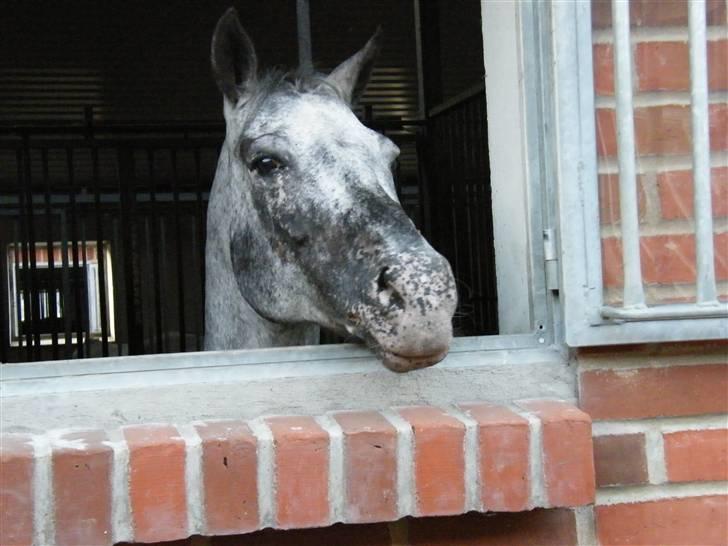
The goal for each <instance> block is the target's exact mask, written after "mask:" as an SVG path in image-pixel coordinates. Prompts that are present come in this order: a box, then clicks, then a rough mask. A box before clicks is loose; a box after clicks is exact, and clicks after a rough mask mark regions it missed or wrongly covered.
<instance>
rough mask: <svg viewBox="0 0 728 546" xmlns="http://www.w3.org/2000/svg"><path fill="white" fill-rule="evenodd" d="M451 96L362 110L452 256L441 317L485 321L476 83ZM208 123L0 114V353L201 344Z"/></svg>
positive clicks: (419, 219)
mask: <svg viewBox="0 0 728 546" xmlns="http://www.w3.org/2000/svg"><path fill="white" fill-rule="evenodd" d="M461 99H462V100H459V101H455V102H453V103H451V104H448V105H445V106H446V107H445V108H444V109H441V110H440V111H439V112H435V113H434V115H433V117H432V119H430V120H429V121H428V122H427V124H424V123H423V122H405V123H403V122H401V121H398V120H383V121H382V120H379V121H376V122H369V125H371V126H373V127H374V128H375V129H377V130H380V131H382V132H384V133H386V134H388V135H389V136H390V137H391V138H392V139H393V140H394V141H395V142H396V143H397V144H398V145H399V146H400V148H401V149H402V151H403V153H402V156H401V158H400V164H399V166H398V168H397V169H396V173H395V175H396V176H395V179H396V180H395V182H396V187H397V193H398V195H399V197H400V201H401V202H402V205H403V207H404V209H405V211H406V212H407V213H408V214H409V215H410V217H411V218H412V219H413V221H414V222H415V224H416V225H417V226H418V227H419V228H420V229H421V230H422V231H423V233H424V234H425V235H426V236H428V238H429V239H430V240H431V241H432V243H433V245H434V246H435V247H436V248H437V249H438V250H439V251H440V252H442V253H443V254H444V255H445V256H446V257H447V258H448V259H449V260H450V262H451V263H452V264H453V269H454V271H455V275H456V277H457V279H458V283H459V286H458V288H459V292H460V307H459V310H458V318H457V319H456V329H457V331H458V332H459V333H461V334H468V335H473V334H483V333H496V332H497V316H496V313H497V303H496V291H495V269H494V258H493V242H492V219H491V214H490V184H489V169H488V164H487V149H486V134H487V133H486V127H485V98H484V93H483V92H482V89H481V90H480V91H479V92H477V93H475V94H470V95H468V96H464V97H461ZM223 136H224V127H223V126H222V125H221V124H188V125H170V124H164V125H152V124H139V123H137V124H115V125H114V124H107V125H94V126H92V125H90V124H87V125H76V126H61V125H59V126H45V127H39V126H33V127H22V126H16V127H5V128H0V161H1V162H2V164H3V169H2V170H0V267H1V268H2V279H3V282H2V283H1V284H2V286H1V287H0V361H3V362H9V361H33V360H49V359H59V358H85V357H90V356H99V357H102V356H117V355H119V356H122V355H133V354H148V353H161V352H175V351H189V350H200V349H202V341H203V335H204V282H205V263H204V246H205V215H206V208H207V201H208V197H209V191H210V188H211V184H212V180H213V177H214V173H215V168H216V162H217V156H218V153H219V146H220V144H221V143H222V141H223ZM5 166H7V167H8V168H5ZM329 337H330V336H329ZM328 339H329V338H328V337H326V336H324V340H328Z"/></svg>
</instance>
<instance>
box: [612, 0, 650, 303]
mask: <svg viewBox="0 0 728 546" xmlns="http://www.w3.org/2000/svg"><path fill="white" fill-rule="evenodd" d="M612 20H613V21H614V80H615V98H616V103H617V142H618V146H619V151H618V158H619V207H620V215H621V226H622V261H623V264H624V302H623V306H624V307H625V308H634V307H643V306H644V304H645V294H644V289H643V286H642V264H641V262H640V232H639V212H638V208H637V178H636V166H635V151H636V150H635V137H634V119H633V113H632V104H633V103H632V47H631V44H630V36H629V2H628V1H627V0H613V2H612Z"/></svg>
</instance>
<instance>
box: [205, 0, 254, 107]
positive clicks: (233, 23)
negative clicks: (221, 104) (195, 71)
mask: <svg viewBox="0 0 728 546" xmlns="http://www.w3.org/2000/svg"><path fill="white" fill-rule="evenodd" d="M210 61H211V63H212V75H213V77H214V78H215V81H216V82H217V86H218V88H219V89H220V91H222V94H223V95H224V96H225V98H226V99H227V100H228V101H230V103H232V104H235V103H236V102H237V100H238V99H239V98H240V95H241V94H242V93H244V92H245V91H246V90H247V88H249V87H251V86H252V84H253V83H254V82H255V79H256V76H257V70H258V58H257V57H256V55H255V48H254V47H253V42H252V41H251V39H250V37H249V36H248V34H247V33H246V32H245V30H243V26H242V25H241V24H240V20H239V19H238V13H237V12H236V11H235V8H228V10H227V11H226V12H225V13H223V15H222V17H220V20H219V21H218V22H217V25H216V26H215V32H214V33H213V35H212V47H211V51H210Z"/></svg>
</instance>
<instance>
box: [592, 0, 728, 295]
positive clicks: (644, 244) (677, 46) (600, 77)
mask: <svg viewBox="0 0 728 546" xmlns="http://www.w3.org/2000/svg"><path fill="white" fill-rule="evenodd" d="M592 5H593V10H592V22H593V28H594V48H593V52H594V80H595V81H594V84H595V92H596V107H597V108H596V123H597V147H598V150H597V152H598V158H599V173H600V175H599V185H600V191H599V195H600V214H601V223H602V240H603V244H602V255H603V264H604V267H603V273H604V284H605V299H606V301H608V302H609V303H618V302H619V301H620V299H621V287H622V283H623V278H622V275H623V271H622V269H623V268H622V256H621V253H622V249H621V241H620V231H619V216H620V213H619V187H618V184H619V181H618V180H619V173H618V170H617V139H616V128H615V123H616V122H615V109H614V62H613V36H612V29H611V3H610V2H609V0H594V1H593V2H592ZM630 15H631V22H632V38H633V41H632V64H633V93H634V104H635V108H634V123H635V141H636V147H637V172H638V188H639V217H640V231H641V235H642V237H641V256H642V269H643V276H644V280H645V285H646V296H647V299H648V303H653V304H654V303H667V302H673V301H679V302H689V301H694V282H695V266H694V264H695V238H694V236H693V222H692V219H693V198H692V184H693V182H692V172H691V150H692V148H691V147H692V138H691V121H690V67H689V61H688V42H687V1H686V0H660V1H658V0H635V1H633V2H632V3H631V13H630ZM706 15H707V22H708V44H707V53H708V86H709V91H710V97H709V102H710V105H709V116H710V148H711V151H712V161H713V167H712V170H711V179H712V199H713V216H714V225H715V234H716V235H715V251H716V252H715V267H716V279H717V281H718V283H719V287H718V288H719V292H720V294H721V297H722V298H726V297H728V233H727V232H728V223H727V222H728V164H727V163H726V158H725V154H726V152H728V103H727V102H726V98H725V97H726V92H727V91H728V27H726V25H727V22H726V3H725V2H724V1H722V0H709V1H708V2H707V14H706Z"/></svg>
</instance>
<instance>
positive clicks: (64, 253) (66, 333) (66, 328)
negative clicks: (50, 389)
mask: <svg viewBox="0 0 728 546" xmlns="http://www.w3.org/2000/svg"><path fill="white" fill-rule="evenodd" d="M66 153H70V152H69V150H66ZM69 176H70V175H69ZM67 212H68V211H66V210H64V211H63V215H62V217H61V286H62V288H63V295H62V297H61V316H62V317H63V341H64V344H65V349H64V358H71V353H72V352H73V335H72V333H71V308H72V307H71V280H70V277H69V275H68V229H67V220H66V216H67Z"/></svg>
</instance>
